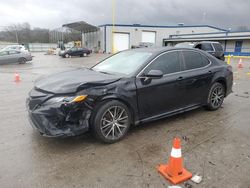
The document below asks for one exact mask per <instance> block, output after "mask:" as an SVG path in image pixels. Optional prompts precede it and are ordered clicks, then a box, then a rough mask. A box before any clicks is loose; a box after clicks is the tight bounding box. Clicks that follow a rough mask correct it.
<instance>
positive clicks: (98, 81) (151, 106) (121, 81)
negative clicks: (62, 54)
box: [27, 48, 233, 143]
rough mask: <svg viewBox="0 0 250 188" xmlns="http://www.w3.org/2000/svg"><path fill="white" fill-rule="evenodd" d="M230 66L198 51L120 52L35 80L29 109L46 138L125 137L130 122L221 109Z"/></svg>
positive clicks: (227, 90)
mask: <svg viewBox="0 0 250 188" xmlns="http://www.w3.org/2000/svg"><path fill="white" fill-rule="evenodd" d="M232 81H233V73H232V67H231V66H229V65H227V64H225V63H224V62H223V61H221V60H218V59H216V58H215V57H213V56H212V55H209V54H208V53H206V52H204V51H201V50H198V49H187V48H186V49H185V48H144V49H135V50H128V51H123V52H120V53H117V54H115V55H113V56H111V57H109V58H107V59H105V60H103V61H102V62H100V63H98V64H97V65H95V66H93V67H92V68H90V69H87V68H79V69H76V70H73V71H68V72H62V73H58V74H55V75H51V76H49V77H47V78H44V79H41V80H38V81H36V83H35V87H34V88H33V89H32V90H31V92H30V93H29V97H28V99H27V107H28V112H29V117H30V120H31V121H30V122H31V124H32V125H33V126H34V127H35V128H36V129H37V130H38V131H39V132H40V133H41V134H42V135H45V136H53V137H57V136H74V135H79V134H82V133H84V132H86V131H88V130H90V131H91V132H92V133H93V134H94V135H95V136H96V137H97V138H98V139H100V140H101V141H104V142H107V143H112V142H116V141H118V140H120V139H122V138H123V137H124V136H125V134H126V133H127V131H128V130H129V127H130V126H131V125H137V124H140V123H143V122H148V121H152V120H157V119H160V118H164V117H167V116H171V115H173V114H177V113H182V112H185V111H188V110H192V109H195V108H198V107H202V106H204V107H206V108H207V109H209V110H217V109H218V108H220V106H221V105H222V103H223V100H224V98H225V97H226V96H227V95H228V94H230V93H231V92H232Z"/></svg>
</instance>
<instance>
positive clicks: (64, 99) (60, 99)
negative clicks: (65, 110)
mask: <svg viewBox="0 0 250 188" xmlns="http://www.w3.org/2000/svg"><path fill="white" fill-rule="evenodd" d="M86 98H87V95H79V96H73V97H54V98H51V99H49V100H47V101H46V102H45V103H44V104H47V105H48V104H54V103H60V102H62V103H73V102H76V103H77V102H82V101H84V100H85V99H86Z"/></svg>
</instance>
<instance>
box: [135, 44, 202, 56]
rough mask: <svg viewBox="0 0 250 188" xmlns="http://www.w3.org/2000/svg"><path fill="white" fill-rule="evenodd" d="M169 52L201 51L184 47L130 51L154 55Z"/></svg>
mask: <svg viewBox="0 0 250 188" xmlns="http://www.w3.org/2000/svg"><path fill="white" fill-rule="evenodd" d="M171 50H194V51H199V52H201V50H199V49H196V48H185V47H168V46H167V47H152V48H136V49H132V50H131V51H139V52H149V53H152V54H154V55H157V54H161V53H163V52H167V51H171Z"/></svg>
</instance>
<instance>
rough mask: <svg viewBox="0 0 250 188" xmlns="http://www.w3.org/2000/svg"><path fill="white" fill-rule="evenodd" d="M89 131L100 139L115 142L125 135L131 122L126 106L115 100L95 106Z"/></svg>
mask: <svg viewBox="0 0 250 188" xmlns="http://www.w3.org/2000/svg"><path fill="white" fill-rule="evenodd" d="M96 109H98V110H97V112H96V113H95V115H94V118H93V120H92V126H91V132H92V134H93V135H94V136H95V137H96V138H97V139H98V140H100V141H102V142H105V143H115V142H117V141H119V140H121V139H122V138H124V136H125V135H126V133H127V132H128V130H129V127H130V124H131V115H130V111H129V109H128V107H127V106H126V105H125V104H123V103H121V102H119V101H116V100H113V101H108V102H105V103H102V104H100V105H99V106H97V108H96ZM119 119H120V120H119Z"/></svg>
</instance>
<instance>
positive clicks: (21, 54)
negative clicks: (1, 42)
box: [0, 50, 33, 65]
mask: <svg viewBox="0 0 250 188" xmlns="http://www.w3.org/2000/svg"><path fill="white" fill-rule="evenodd" d="M32 58H33V57H32V55H31V53H30V52H27V51H17V50H1V51H0V65H1V64H9V63H19V64H24V63H26V62H27V61H32Z"/></svg>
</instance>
